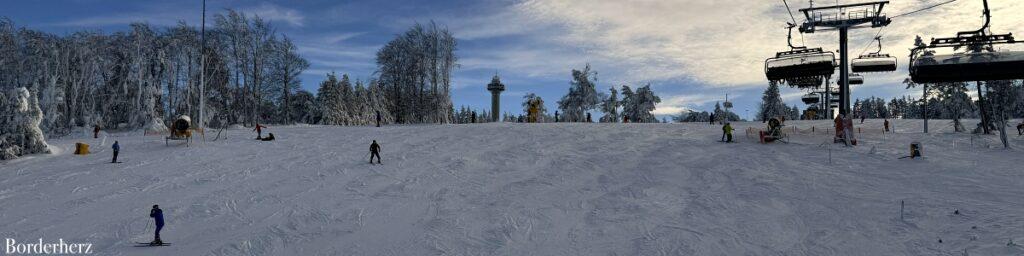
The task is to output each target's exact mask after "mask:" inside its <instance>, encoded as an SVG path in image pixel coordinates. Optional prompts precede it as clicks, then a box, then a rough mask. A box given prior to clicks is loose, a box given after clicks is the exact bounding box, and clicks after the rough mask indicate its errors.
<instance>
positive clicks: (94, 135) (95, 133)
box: [92, 124, 100, 139]
mask: <svg viewBox="0 0 1024 256" xmlns="http://www.w3.org/2000/svg"><path fill="white" fill-rule="evenodd" d="M92 138H93V139H99V138H100V125H98V124H97V125H94V126H93V127H92Z"/></svg>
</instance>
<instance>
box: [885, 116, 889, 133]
mask: <svg viewBox="0 0 1024 256" xmlns="http://www.w3.org/2000/svg"><path fill="white" fill-rule="evenodd" d="M884 125H885V132H889V119H888V118H886V119H885V123H884Z"/></svg>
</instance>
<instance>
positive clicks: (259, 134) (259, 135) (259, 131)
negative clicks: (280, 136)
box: [252, 123, 267, 140]
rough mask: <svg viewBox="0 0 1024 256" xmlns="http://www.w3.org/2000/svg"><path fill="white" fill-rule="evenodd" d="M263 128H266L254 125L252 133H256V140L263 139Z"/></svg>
mask: <svg viewBox="0 0 1024 256" xmlns="http://www.w3.org/2000/svg"><path fill="white" fill-rule="evenodd" d="M263 128H267V127H266V126H262V125H260V124H259V123H256V127H255V128H252V130H253V131H256V139H257V140H260V139H263Z"/></svg>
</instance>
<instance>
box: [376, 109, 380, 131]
mask: <svg viewBox="0 0 1024 256" xmlns="http://www.w3.org/2000/svg"><path fill="white" fill-rule="evenodd" d="M377 127H380V111H379V110H378V111H377Z"/></svg>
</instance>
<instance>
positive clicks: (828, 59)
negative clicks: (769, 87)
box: [764, 23, 836, 88]
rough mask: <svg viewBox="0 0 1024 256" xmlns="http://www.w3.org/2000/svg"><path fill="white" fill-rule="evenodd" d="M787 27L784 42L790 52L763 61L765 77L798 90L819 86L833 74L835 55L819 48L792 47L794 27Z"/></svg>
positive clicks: (777, 54) (791, 25)
mask: <svg viewBox="0 0 1024 256" xmlns="http://www.w3.org/2000/svg"><path fill="white" fill-rule="evenodd" d="M787 25H788V26H787V29H789V34H787V36H786V40H787V44H788V45H789V48H790V50H789V51H782V52H778V53H776V54H775V57H772V58H768V59H766V60H765V61H764V73H765V76H766V77H767V78H768V80H769V81H778V82H785V83H787V84H789V86H794V87H799V88H811V87H818V86H821V83H822V81H823V80H824V78H825V77H829V76H832V74H833V73H834V72H835V62H836V56H835V54H834V53H832V52H826V51H823V50H822V49H821V48H807V47H806V46H800V47H796V46H793V28H794V27H795V26H796V25H794V24H792V23H790V24H787Z"/></svg>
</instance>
